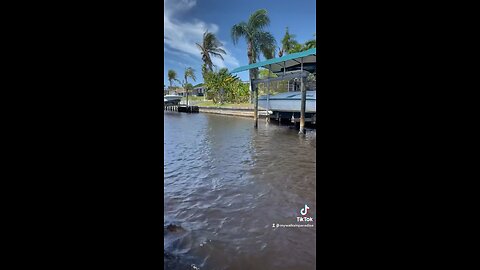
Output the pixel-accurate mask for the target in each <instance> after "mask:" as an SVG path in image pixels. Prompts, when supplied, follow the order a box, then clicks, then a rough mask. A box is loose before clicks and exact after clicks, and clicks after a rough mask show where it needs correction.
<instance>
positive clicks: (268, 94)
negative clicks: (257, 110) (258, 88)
mask: <svg viewBox="0 0 480 270" xmlns="http://www.w3.org/2000/svg"><path fill="white" fill-rule="evenodd" d="M271 69H272V65H268V79H269V80H268V81H267V116H266V119H265V122H266V124H268V123H269V122H270V115H269V114H268V111H270V76H271V75H270V74H271V71H272V70H271Z"/></svg>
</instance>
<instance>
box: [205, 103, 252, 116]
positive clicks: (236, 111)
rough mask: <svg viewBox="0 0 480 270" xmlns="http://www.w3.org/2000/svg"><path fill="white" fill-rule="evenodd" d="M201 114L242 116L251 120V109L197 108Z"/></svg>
mask: <svg viewBox="0 0 480 270" xmlns="http://www.w3.org/2000/svg"><path fill="white" fill-rule="evenodd" d="M198 109H199V111H200V112H201V113H213V114H222V115H232V116H242V117H251V118H253V109H250V108H232V107H201V106H199V107H198Z"/></svg>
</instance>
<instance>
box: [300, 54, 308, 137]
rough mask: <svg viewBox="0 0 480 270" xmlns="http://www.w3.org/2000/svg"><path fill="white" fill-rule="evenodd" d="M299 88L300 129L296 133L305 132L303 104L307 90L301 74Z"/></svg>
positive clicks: (304, 103)
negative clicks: (300, 99)
mask: <svg viewBox="0 0 480 270" xmlns="http://www.w3.org/2000/svg"><path fill="white" fill-rule="evenodd" d="M301 71H302V72H303V58H301ZM300 80H301V81H300V89H301V91H302V101H301V107H300V131H299V132H298V134H305V105H306V101H307V91H305V83H304V82H303V76H302V77H301V78H300Z"/></svg>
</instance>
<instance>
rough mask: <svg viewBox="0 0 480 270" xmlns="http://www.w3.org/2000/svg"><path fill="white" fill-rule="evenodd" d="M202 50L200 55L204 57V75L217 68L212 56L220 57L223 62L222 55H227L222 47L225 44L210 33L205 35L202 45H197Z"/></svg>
mask: <svg viewBox="0 0 480 270" xmlns="http://www.w3.org/2000/svg"><path fill="white" fill-rule="evenodd" d="M195 44H196V45H197V47H198V49H199V50H200V54H201V55H202V61H203V67H202V73H205V72H206V71H213V67H214V66H215V65H214V64H213V62H212V56H213V57H218V58H220V59H222V60H223V56H222V54H227V53H226V52H225V50H223V49H222V48H221V47H222V46H223V44H222V43H221V42H220V41H219V40H218V39H217V37H216V36H215V35H214V34H213V33H209V32H208V31H206V32H205V33H204V34H203V41H202V44H198V43H195Z"/></svg>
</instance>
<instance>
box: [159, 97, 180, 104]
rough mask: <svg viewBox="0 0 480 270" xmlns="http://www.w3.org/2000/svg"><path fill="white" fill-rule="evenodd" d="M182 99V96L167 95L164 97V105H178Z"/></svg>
mask: <svg viewBox="0 0 480 270" xmlns="http://www.w3.org/2000/svg"><path fill="white" fill-rule="evenodd" d="M181 99H182V97H181V96H176V95H166V96H164V97H163V103H164V104H165V105H178V103H180V100H181Z"/></svg>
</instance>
